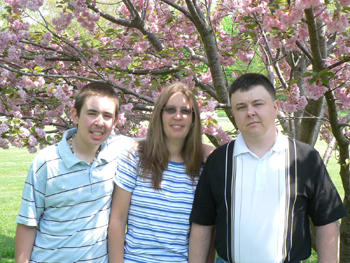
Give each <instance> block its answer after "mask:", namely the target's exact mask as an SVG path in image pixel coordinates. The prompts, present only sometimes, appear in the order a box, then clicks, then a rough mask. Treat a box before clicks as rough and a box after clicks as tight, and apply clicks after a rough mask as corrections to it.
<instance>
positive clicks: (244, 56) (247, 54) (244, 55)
mask: <svg viewBox="0 0 350 263" xmlns="http://www.w3.org/2000/svg"><path fill="white" fill-rule="evenodd" d="M237 56H238V58H239V59H240V60H241V61H242V62H249V61H250V60H252V59H253V57H254V51H253V50H249V51H244V52H243V51H242V50H241V49H240V50H239V51H238V54H237Z"/></svg>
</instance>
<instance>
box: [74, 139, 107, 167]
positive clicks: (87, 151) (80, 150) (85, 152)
mask: <svg viewBox="0 0 350 263" xmlns="http://www.w3.org/2000/svg"><path fill="white" fill-rule="evenodd" d="M68 145H69V146H70V148H71V150H72V153H73V154H75V156H77V157H78V158H79V159H80V160H83V161H86V162H87V163H89V164H92V163H93V161H94V160H95V158H96V157H97V155H98V153H99V150H100V145H98V146H96V147H86V145H84V144H83V143H82V142H81V140H79V137H78V136H75V135H74V136H73V137H72V138H71V139H69V140H68Z"/></svg>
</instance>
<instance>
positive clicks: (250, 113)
mask: <svg viewBox="0 0 350 263" xmlns="http://www.w3.org/2000/svg"><path fill="white" fill-rule="evenodd" d="M247 114H248V116H249V117H250V116H255V114H256V112H255V108H254V107H253V106H252V105H248V109H247Z"/></svg>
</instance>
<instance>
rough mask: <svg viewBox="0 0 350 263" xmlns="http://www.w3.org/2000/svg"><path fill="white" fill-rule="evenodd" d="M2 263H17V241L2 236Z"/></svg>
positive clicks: (0, 242)
mask: <svg viewBox="0 0 350 263" xmlns="http://www.w3.org/2000/svg"><path fill="white" fill-rule="evenodd" d="M0 262H15V239H14V238H13V237H8V236H5V235H0Z"/></svg>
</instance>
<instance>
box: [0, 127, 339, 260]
mask: <svg viewBox="0 0 350 263" xmlns="http://www.w3.org/2000/svg"><path fill="white" fill-rule="evenodd" d="M220 124H222V125H223V128H224V129H225V130H232V129H233V126H232V124H231V123H230V122H228V121H227V122H225V121H223V122H221V123H220ZM205 140H206V142H207V143H208V141H207V139H206V138H205ZM316 148H317V149H318V150H319V151H320V153H321V156H322V155H323V152H324V150H325V148H326V144H325V143H324V142H318V143H317V145H316ZM34 157H35V154H30V153H28V151H27V149H18V148H13V147H11V148H10V149H8V150H3V149H0V262H1V263H5V262H6V263H14V262H15V260H14V257H15V252H14V246H15V232H16V222H15V220H16V217H17V214H18V211H19V208H20V204H21V196H22V189H23V185H24V182H25V178H26V176H27V172H28V169H29V166H30V163H31V162H32V160H33V158H34ZM327 168H328V171H329V173H330V175H331V177H332V179H333V182H334V184H335V185H336V187H337V189H338V191H339V193H340V195H341V196H342V197H343V196H344V191H343V187H342V184H341V180H340V177H339V166H338V164H337V162H336V160H335V158H334V154H333V156H332V158H331V160H330V162H329V164H328V167H327ZM303 262H304V263H317V255H316V254H315V252H313V255H312V256H311V257H310V258H309V259H308V260H305V261H303Z"/></svg>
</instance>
